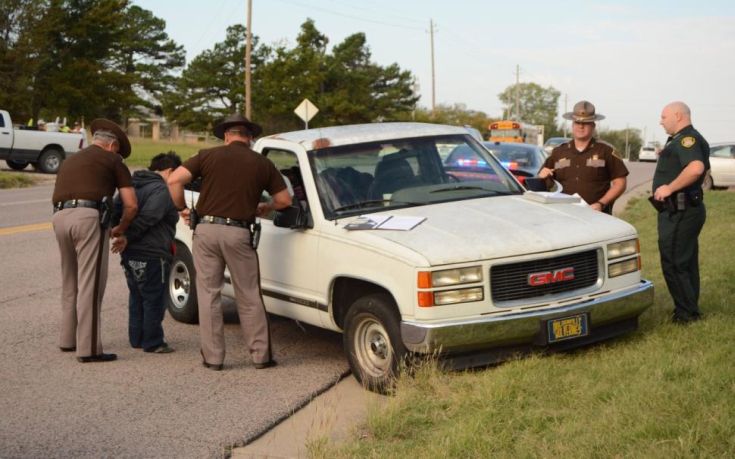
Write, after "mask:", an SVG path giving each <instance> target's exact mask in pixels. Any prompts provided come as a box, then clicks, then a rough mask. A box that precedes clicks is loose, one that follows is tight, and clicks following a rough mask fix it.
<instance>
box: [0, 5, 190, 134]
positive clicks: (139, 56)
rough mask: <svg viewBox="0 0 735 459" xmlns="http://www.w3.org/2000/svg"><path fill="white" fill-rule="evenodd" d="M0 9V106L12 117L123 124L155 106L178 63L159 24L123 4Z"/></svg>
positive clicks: (178, 54) (179, 53)
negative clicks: (99, 119) (58, 116)
mask: <svg viewBox="0 0 735 459" xmlns="http://www.w3.org/2000/svg"><path fill="white" fill-rule="evenodd" d="M0 12H1V13H2V14H3V16H5V17H6V19H5V20H4V21H3V20H0V34H2V36H3V37H8V39H6V40H4V41H3V43H2V44H0V76H2V77H3V78H2V81H3V84H2V89H3V91H0V92H2V93H3V94H2V95H0V103H2V104H3V106H8V107H9V110H12V112H13V113H14V115H15V116H16V117H17V116H18V115H26V116H28V115H29V116H32V117H33V118H34V119H38V117H39V115H44V116H49V115H55V114H63V115H70V116H72V117H80V116H86V117H88V118H93V117H97V116H105V117H108V118H112V119H115V120H117V121H122V120H123V119H124V118H125V117H126V116H128V115H130V114H133V113H139V112H141V111H146V109H150V108H152V107H154V106H155V105H157V103H158V102H157V98H158V97H160V95H161V93H162V92H163V91H164V90H166V88H167V86H168V84H169V83H170V82H171V78H172V72H174V71H176V70H177V69H179V68H180V67H182V66H183V63H184V53H183V49H182V48H181V46H178V45H176V44H175V43H174V42H173V41H172V40H170V39H169V38H168V36H167V35H166V33H165V32H164V29H165V24H164V22H163V21H162V20H160V19H158V18H155V17H154V16H153V15H152V14H151V13H150V12H149V11H146V10H143V9H141V8H139V7H137V6H131V5H130V4H129V1H128V0H36V1H26V0H7V1H4V2H3V3H2V5H1V6H0ZM9 68H12V69H13V70H8V69H9ZM6 75H10V76H12V80H10V81H11V82H8V80H7V79H6V78H5V77H6ZM6 82H8V83H6ZM6 87H9V90H8V91H7V92H6V91H5V88H6ZM6 104H7V105H6Z"/></svg>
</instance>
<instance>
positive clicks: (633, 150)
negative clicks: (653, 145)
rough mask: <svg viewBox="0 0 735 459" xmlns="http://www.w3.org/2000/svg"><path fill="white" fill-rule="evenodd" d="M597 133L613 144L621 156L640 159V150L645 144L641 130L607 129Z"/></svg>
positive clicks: (602, 138)
mask: <svg viewBox="0 0 735 459" xmlns="http://www.w3.org/2000/svg"><path fill="white" fill-rule="evenodd" d="M597 134H598V137H599V138H600V139H601V140H604V141H605V142H607V143H609V144H610V145H612V146H613V147H614V148H615V152H616V153H617V154H618V155H619V156H621V157H623V158H627V159H632V160H637V159H638V152H639V151H640V150H641V147H642V146H643V139H642V138H641V131H640V130H638V129H632V128H626V129H620V130H612V129H605V130H600V131H599V132H598V133H597ZM626 144H627V147H628V149H627V150H626V148H625V147H626Z"/></svg>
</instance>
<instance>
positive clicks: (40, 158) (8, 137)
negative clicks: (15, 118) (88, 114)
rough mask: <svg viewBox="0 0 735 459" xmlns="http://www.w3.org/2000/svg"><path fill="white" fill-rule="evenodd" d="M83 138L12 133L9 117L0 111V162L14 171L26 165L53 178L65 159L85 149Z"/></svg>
mask: <svg viewBox="0 0 735 459" xmlns="http://www.w3.org/2000/svg"><path fill="white" fill-rule="evenodd" d="M86 142H87V138H86V136H85V135H84V134H83V133H80V132H68V133H65V132H46V131H35V130H28V129H14V128H13V123H12V120H11V119H10V113H8V112H7V111H5V110H0V159H4V160H5V162H6V163H7V164H8V167H10V168H11V169H15V170H22V169H25V168H26V166H28V164H31V165H32V166H33V167H34V168H37V169H39V170H40V171H41V172H45V173H47V174H55V173H56V172H58V170H59V167H61V163H62V161H64V159H65V158H66V156H67V155H70V154H73V153H76V152H77V151H79V150H81V149H82V148H84V147H85V146H86Z"/></svg>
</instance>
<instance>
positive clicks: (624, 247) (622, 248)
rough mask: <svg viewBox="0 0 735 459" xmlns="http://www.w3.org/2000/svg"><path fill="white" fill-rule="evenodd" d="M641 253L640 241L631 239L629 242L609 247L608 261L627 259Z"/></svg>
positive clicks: (617, 243) (609, 245)
mask: <svg viewBox="0 0 735 459" xmlns="http://www.w3.org/2000/svg"><path fill="white" fill-rule="evenodd" d="M639 252H640V244H639V243H638V239H630V240H628V241H622V242H616V243H614V244H608V245H607V259H608V260H612V259H615V258H621V257H627V256H628V255H634V254H636V253H639Z"/></svg>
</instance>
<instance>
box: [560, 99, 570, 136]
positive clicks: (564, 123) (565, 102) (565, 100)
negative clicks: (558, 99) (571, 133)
mask: <svg viewBox="0 0 735 459" xmlns="http://www.w3.org/2000/svg"><path fill="white" fill-rule="evenodd" d="M567 97H568V94H564V113H566V112H567ZM562 120H564V121H562V122H561V124H562V125H563V126H564V135H563V137H566V136H567V120H565V119H564V118H562Z"/></svg>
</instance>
